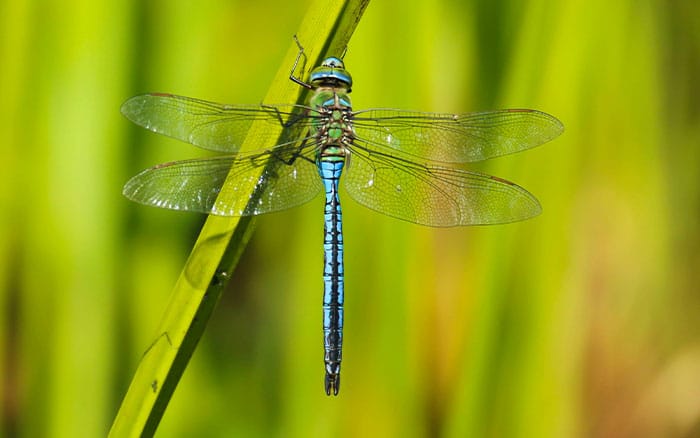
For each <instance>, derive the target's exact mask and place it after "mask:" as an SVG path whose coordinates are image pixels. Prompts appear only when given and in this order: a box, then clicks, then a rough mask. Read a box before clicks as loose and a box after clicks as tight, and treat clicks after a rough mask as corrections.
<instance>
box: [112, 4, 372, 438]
mask: <svg viewBox="0 0 700 438" xmlns="http://www.w3.org/2000/svg"><path fill="white" fill-rule="evenodd" d="M367 4H368V0H360V1H357V0H355V1H341V0H336V1H327V0H317V1H315V2H314V3H313V4H312V5H311V8H310V10H309V12H308V13H307V15H306V17H305V19H304V22H303V23H302V25H301V27H300V29H299V31H298V33H297V36H298V38H299V40H300V41H301V42H302V44H303V45H304V48H305V54H306V61H307V62H306V64H305V66H304V68H305V69H308V68H310V67H313V65H315V64H316V63H317V61H318V60H319V59H321V58H322V57H323V56H326V55H327V54H330V53H333V54H337V53H342V51H343V48H344V47H345V46H346V45H347V43H348V40H349V39H350V36H351V35H352V33H353V31H354V29H355V27H356V25H357V23H358V21H359V19H360V17H361V16H362V12H363V11H364V9H365V8H366V6H367ZM297 52H298V49H297V46H296V45H295V44H294V43H293V41H292V38H291V35H290V48H289V50H288V52H287V55H286V56H285V58H284V60H283V61H282V64H281V67H280V69H279V71H278V72H277V74H276V76H275V79H274V81H273V83H272V85H271V87H270V89H269V91H268V93H267V96H266V97H265V100H264V101H265V102H269V103H282V102H300V101H301V99H302V97H303V91H304V90H303V89H302V88H301V87H299V86H297V85H295V84H293V83H292V82H291V81H290V80H289V72H290V69H291V66H292V64H293V62H294V59H295V57H296V55H297ZM304 73H305V71H304V72H302V71H298V74H302V75H303V74H304ZM269 129H270V126H269V125H266V124H253V125H252V126H251V129H250V131H249V133H248V138H249V139H255V138H257V134H258V133H259V132H260V131H261V130H266V132H268V134H266V136H267V137H270V135H269ZM278 131H279V132H276V133H275V135H277V136H281V135H282V128H281V127H280V128H279V130H278ZM256 147H259V145H256V144H254V142H253V141H250V142H249V141H246V142H244V144H243V146H242V148H241V150H242V151H246V150H252V149H254V148H256ZM225 186H226V185H225ZM248 189H249V191H250V193H253V189H254V187H252V186H251V187H249V188H248ZM220 196H224V197H225V196H227V194H226V192H225V190H223V191H222V193H221V195H220ZM253 225H254V220H253V219H252V218H250V217H245V218H224V217H214V216H210V217H209V218H208V219H207V221H206V223H205V224H204V227H203V228H202V231H201V233H200V236H199V238H198V239H197V242H196V243H195V246H194V248H193V250H192V252H191V254H190V257H189V259H188V260H187V262H186V264H185V267H184V268H183V270H182V273H181V274H180V278H179V279H178V281H177V283H176V284H175V288H174V290H173V293H172V296H171V301H170V303H169V305H168V308H167V309H166V312H165V315H164V316H163V320H162V322H161V324H160V328H159V330H158V332H159V335H158V336H157V337H156V339H155V340H154V341H153V343H152V345H151V346H150V347H149V348H148V350H147V351H146V353H145V354H144V357H143V359H142V360H141V363H140V364H139V367H138V369H137V370H136V374H135V375H134V378H133V379H132V382H131V385H130V387H129V390H128V392H127V394H126V396H125V398H124V400H123V402H122V405H121V407H120V409H119V413H118V414H117V417H116V419H115V421H114V423H113V425H112V429H111V431H110V436H111V437H121V436H137V435H138V436H151V435H153V434H154V433H155V430H156V428H157V427H158V423H159V422H160V419H161V418H162V415H163V412H164V411H165V409H166V407H167V405H168V402H169V401H170V398H171V396H172V394H173V391H174V389H175V387H176V386H177V383H178V382H179V380H180V377H181V376H182V373H183V372H184V370H185V368H186V366H187V363H188V362H189V359H190V357H191V356H192V353H193V352H194V349H195V347H196V346H197V343H198V341H199V339H200V337H201V335H202V333H203V331H204V328H205V327H206V324H207V321H208V319H209V317H210V315H211V313H212V311H213V309H214V306H215V304H216V302H217V301H218V298H219V296H220V295H221V291H222V290H223V287H224V286H225V284H226V283H227V282H228V280H229V279H230V278H231V272H232V270H233V268H234V267H235V265H236V263H237V262H238V259H239V258H240V255H241V253H242V251H243V249H244V248H245V246H246V244H247V242H248V239H249V238H250V235H251V233H252V231H253Z"/></svg>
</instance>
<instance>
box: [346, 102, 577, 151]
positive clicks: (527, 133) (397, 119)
mask: <svg viewBox="0 0 700 438" xmlns="http://www.w3.org/2000/svg"><path fill="white" fill-rule="evenodd" d="M354 114H355V117H354V119H353V122H354V127H355V132H356V134H357V137H358V139H360V140H361V141H363V142H365V143H366V144H367V147H369V148H372V149H380V150H381V149H384V152H385V153H387V151H386V149H387V148H389V149H394V150H397V151H400V152H403V153H405V154H409V155H413V156H415V157H420V158H424V159H427V160H432V161H439V162H444V163H467V162H474V161H482V160H486V159H489V158H494V157H498V156H501V155H507V154H512V153H515V152H520V151H522V150H525V149H529V148H532V147H535V146H538V145H540V144H543V143H546V142H548V141H550V140H552V139H553V138H555V137H557V136H558V135H559V134H561V133H562V132H563V129H564V128H563V125H562V124H561V122H560V121H559V120H557V119H556V118H555V117H553V116H550V115H549V114H546V113H543V112H540V111H536V110H528V109H508V110H500V111H489V112H481V113H471V114H438V113H422V112H415V111H403V110H394V109H381V108H380V109H370V110H364V111H358V112H356V113H354Z"/></svg>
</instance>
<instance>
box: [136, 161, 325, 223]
mask: <svg viewBox="0 0 700 438" xmlns="http://www.w3.org/2000/svg"><path fill="white" fill-rule="evenodd" d="M268 161H269V162H268ZM229 173H230V174H231V176H230V178H228V179H227V176H228V175H229ZM226 181H228V182H226ZM250 187H254V189H253V191H252V194H251V191H250ZM321 188H322V184H321V181H320V178H319V176H318V171H317V170H316V166H315V165H314V163H313V160H312V159H309V157H305V156H298V155H296V152H295V150H292V149H291V148H290V149H289V150H286V151H285V150H276V151H275V153H274V155H272V153H266V154H255V155H252V154H249V155H246V156H238V157H234V156H225V157H215V158H206V159H196V160H187V161H176V162H173V163H166V164H161V165H158V166H155V167H152V168H150V169H147V170H144V171H143V172H141V173H139V174H138V175H136V176H135V177H133V178H131V179H130V180H129V181H128V182H127V183H126V185H125V186H124V190H123V194H124V195H125V196H126V197H127V198H129V199H131V200H132V201H136V202H139V203H141V204H146V205H150V206H155V207H161V208H169V209H171V210H185V211H193V212H199V213H207V214H214V215H220V216H251V215H258V214H264V213H270V212H274V211H279V210H284V209H287V208H290V207H294V206H297V205H300V204H303V203H305V202H307V201H309V200H311V199H312V198H313V197H314V196H316V194H318V192H319V191H320V190H321ZM222 192H223V196H221V197H219V194H220V193H222Z"/></svg>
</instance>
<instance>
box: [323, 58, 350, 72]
mask: <svg viewBox="0 0 700 438" xmlns="http://www.w3.org/2000/svg"><path fill="white" fill-rule="evenodd" d="M321 65H322V66H323V67H330V68H343V69H344V68H345V64H343V61H341V60H340V59H339V58H336V57H330V58H326V59H325V60H324V61H323V63H322V64H321Z"/></svg>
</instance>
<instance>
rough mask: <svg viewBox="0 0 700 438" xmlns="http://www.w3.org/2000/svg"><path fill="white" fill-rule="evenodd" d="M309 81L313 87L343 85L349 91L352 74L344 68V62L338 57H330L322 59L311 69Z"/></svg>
mask: <svg viewBox="0 0 700 438" xmlns="http://www.w3.org/2000/svg"><path fill="white" fill-rule="evenodd" d="M309 82H310V83H311V85H312V86H314V87H323V86H326V87H328V86H330V87H343V88H347V92H348V93H349V92H350V89H351V88H352V76H350V73H348V72H347V70H345V64H343V61H342V60H341V59H340V58H336V57H333V56H332V57H330V58H326V59H324V60H323V62H322V63H321V65H320V66H319V67H316V68H315V69H313V70H311V74H310V75H309Z"/></svg>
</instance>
